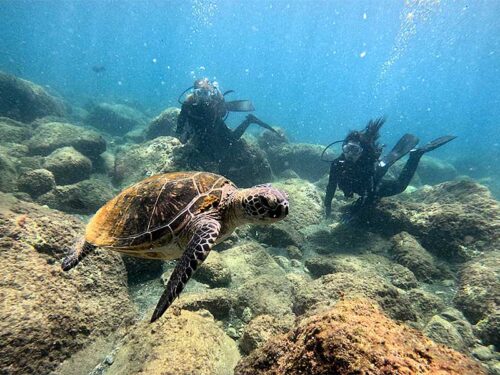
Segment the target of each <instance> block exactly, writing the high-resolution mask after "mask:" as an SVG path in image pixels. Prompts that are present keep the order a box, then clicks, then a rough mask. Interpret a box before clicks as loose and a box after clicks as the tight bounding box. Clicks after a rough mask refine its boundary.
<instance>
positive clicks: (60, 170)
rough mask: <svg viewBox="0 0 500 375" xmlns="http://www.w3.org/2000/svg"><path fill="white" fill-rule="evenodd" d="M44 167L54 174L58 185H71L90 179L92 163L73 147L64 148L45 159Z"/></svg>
mask: <svg viewBox="0 0 500 375" xmlns="http://www.w3.org/2000/svg"><path fill="white" fill-rule="evenodd" d="M44 167H45V169H48V170H49V171H51V172H52V173H53V174H54V177H55V179H56V182H57V184H58V185H69V184H74V183H75V182H78V181H81V180H85V179H87V178H89V176H90V172H91V171H92V162H91V161H90V159H89V158H88V157H86V156H85V155H83V154H81V153H80V152H78V151H76V150H75V149H74V148H73V147H62V148H58V149H57V150H55V151H54V152H52V153H51V154H50V155H49V156H47V157H46V158H45V161H44Z"/></svg>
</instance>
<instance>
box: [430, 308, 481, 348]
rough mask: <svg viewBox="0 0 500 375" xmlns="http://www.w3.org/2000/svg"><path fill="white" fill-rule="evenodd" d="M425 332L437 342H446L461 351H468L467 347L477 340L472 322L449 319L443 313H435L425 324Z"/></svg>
mask: <svg viewBox="0 0 500 375" xmlns="http://www.w3.org/2000/svg"><path fill="white" fill-rule="evenodd" d="M457 325H458V327H457ZM465 327H467V328H465ZM464 328H465V329H467V331H465V329H464ZM461 331H462V334H461ZM423 332H424V334H425V335H426V336H427V337H429V338H430V339H432V340H434V341H435V342H437V343H440V344H444V345H446V346H449V347H450V348H453V349H455V350H458V351H461V352H467V349H468V348H469V347H470V346H471V345H472V344H473V343H474V341H475V339H474V334H473V333H472V327H471V325H470V323H468V322H467V321H465V320H462V321H461V322H459V323H457V322H456V321H449V320H447V319H446V318H445V317H443V316H441V315H434V316H433V317H432V319H431V320H430V321H429V323H427V325H426V326H425V328H424V330H423Z"/></svg>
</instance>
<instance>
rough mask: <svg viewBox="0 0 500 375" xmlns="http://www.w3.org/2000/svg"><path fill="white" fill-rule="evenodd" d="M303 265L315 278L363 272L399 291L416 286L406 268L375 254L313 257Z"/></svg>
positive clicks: (415, 281)
mask: <svg viewBox="0 0 500 375" xmlns="http://www.w3.org/2000/svg"><path fill="white" fill-rule="evenodd" d="M305 265H306V267H307V269H308V270H309V272H310V273H311V275H312V276H313V277H315V278H318V277H321V276H324V275H328V274H331V273H337V272H344V273H350V272H365V273H366V274H369V273H371V274H375V275H379V276H381V277H384V278H385V279H387V280H389V281H390V282H391V283H392V284H393V285H394V286H396V287H398V288H401V289H412V288H416V287H417V286H418V281H417V279H416V278H415V275H414V274H413V272H411V271H410V270H409V269H408V268H406V267H404V266H401V265H399V264H395V263H393V262H391V261H390V260H389V259H387V258H386V257H384V256H380V255H375V254H369V253H368V254H360V255H350V254H338V255H330V256H314V257H311V258H309V259H307V260H306V262H305Z"/></svg>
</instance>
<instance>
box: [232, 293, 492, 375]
mask: <svg viewBox="0 0 500 375" xmlns="http://www.w3.org/2000/svg"><path fill="white" fill-rule="evenodd" d="M235 374H237V375H264V374H266V375H271V374H272V375H278V374H280V375H285V374H290V375H292V374H308V375H319V374H345V375H349V374H387V375H389V374H408V375H409V374H471V375H472V374H485V371H484V370H483V369H482V368H481V366H480V365H479V364H477V363H475V362H474V361H473V360H471V359H469V358H468V357H466V356H464V355H462V354H460V353H458V352H456V351H454V350H453V349H449V348H446V347H444V346H442V345H439V344H435V343H434V342H433V341H431V340H430V339H427V338H425V337H424V336H423V335H422V334H421V333H420V332H418V331H416V330H414V329H412V328H409V327H407V326H405V325H403V324H398V323H396V322H394V321H392V320H391V319H389V318H387V317H386V316H385V315H384V314H383V313H382V312H381V311H380V309H379V308H378V307H377V306H376V305H375V304H373V303H371V302H369V301H366V300H346V301H342V302H340V303H339V304H337V305H336V306H335V308H334V309H331V310H329V311H326V312H324V313H321V314H318V315H315V316H312V317H310V318H307V319H305V320H303V321H302V322H301V323H300V324H299V325H298V326H297V327H295V328H294V329H293V330H292V331H291V332H290V333H288V334H287V335H283V336H278V337H276V338H273V339H271V340H270V341H269V342H267V343H266V344H265V345H264V346H263V347H261V348H259V349H257V350H256V351H254V352H253V353H252V354H251V355H250V356H248V357H246V358H244V359H243V360H242V361H240V363H239V364H238V366H237V367H236V369H235Z"/></svg>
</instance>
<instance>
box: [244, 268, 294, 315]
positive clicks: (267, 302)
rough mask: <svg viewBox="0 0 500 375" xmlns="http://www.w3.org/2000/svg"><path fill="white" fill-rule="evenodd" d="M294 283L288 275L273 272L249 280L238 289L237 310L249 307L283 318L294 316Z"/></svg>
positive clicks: (256, 311) (257, 311)
mask: <svg viewBox="0 0 500 375" xmlns="http://www.w3.org/2000/svg"><path fill="white" fill-rule="evenodd" d="M292 289H293V288H292V284H291V283H290V281H288V279H287V278H286V277H283V276H276V275H272V274H267V275H261V276H259V277H256V278H254V279H251V280H247V281H246V282H245V283H243V284H242V285H241V286H240V287H239V288H238V290H237V292H236V293H237V298H238V303H237V306H236V312H237V313H239V314H240V315H241V313H242V312H243V309H245V308H246V307H249V308H250V310H251V311H252V312H253V313H254V314H256V315H261V314H266V315H272V316H274V317H278V318H282V317H285V316H288V317H289V316H293V311H292V308H293V297H292V295H293V292H292Z"/></svg>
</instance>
